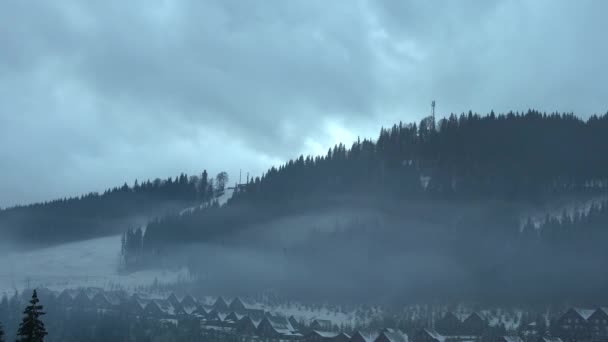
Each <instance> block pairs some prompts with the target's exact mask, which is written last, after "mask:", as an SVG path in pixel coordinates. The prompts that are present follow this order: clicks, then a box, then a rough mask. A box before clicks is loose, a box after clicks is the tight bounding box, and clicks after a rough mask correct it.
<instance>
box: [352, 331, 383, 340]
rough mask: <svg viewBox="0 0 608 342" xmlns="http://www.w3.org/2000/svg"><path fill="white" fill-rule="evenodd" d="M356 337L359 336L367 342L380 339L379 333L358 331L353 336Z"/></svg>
mask: <svg viewBox="0 0 608 342" xmlns="http://www.w3.org/2000/svg"><path fill="white" fill-rule="evenodd" d="M355 335H359V336H360V337H361V338H362V339H363V340H364V341H366V342H373V341H374V340H375V339H376V337H378V335H379V333H378V332H375V331H357V332H355V333H354V334H353V337H355Z"/></svg>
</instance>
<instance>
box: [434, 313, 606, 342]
mask: <svg viewBox="0 0 608 342" xmlns="http://www.w3.org/2000/svg"><path fill="white" fill-rule="evenodd" d="M490 320H491V317H488V315H487V314H485V313H480V312H473V313H470V314H468V315H458V314H455V313H453V312H447V313H446V314H445V315H444V316H443V317H442V318H441V319H439V320H438V321H437V322H435V329H436V333H437V334H438V335H439V336H443V337H444V340H445V339H448V340H449V339H450V338H451V337H460V336H481V335H482V334H483V333H484V331H486V330H487V329H488V327H489V325H490ZM554 325H555V326H554V327H553V328H552V329H551V330H552V331H551V332H550V334H551V335H553V336H554V337H547V336H544V335H545V334H546V333H547V332H540V331H538V330H535V327H536V322H533V323H531V324H530V325H528V326H526V327H524V329H522V333H523V335H524V337H527V336H530V335H531V336H532V339H536V338H540V339H548V340H551V339H553V340H554V341H553V342H555V339H560V340H561V341H564V342H575V341H597V342H608V308H605V307H600V308H595V309H583V308H570V309H568V310H566V311H565V312H563V313H562V314H561V315H559V316H558V317H557V318H556V319H555V323H554ZM538 334H540V335H542V336H534V335H538ZM506 342H517V341H506Z"/></svg>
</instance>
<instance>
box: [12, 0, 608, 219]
mask: <svg viewBox="0 0 608 342" xmlns="http://www.w3.org/2000/svg"><path fill="white" fill-rule="evenodd" d="M606 13H608V1H601V0H595V1H569V0H565V1H554V0H547V1H539V0H534V1H507V0H504V1H487V0H479V1H443V2H440V1H426V0H421V1H407V0H395V1H372V0H369V1H366V0H344V1H326V0H319V1H311V0H305V1H291V0H288V1H284V0H276V1H274V0H263V1H249V0H212V1H203V0H191V1H168V0H157V1H149V0H129V1H123V0H120V1H108V0H104V1H97V0H95V1H93V0H91V1H82V0H74V1H70V0H66V1H63V0H56V1H24V0H4V1H2V3H1V4H0V206H2V207H6V206H9V205H13V204H17V203H27V202H32V201H39V200H46V199H51V198H55V197H63V196H71V195H76V194H79V193H82V192H89V191H99V190H103V189H104V188H106V187H110V186H114V185H119V184H122V183H123V182H125V181H127V182H129V183H132V182H133V181H134V180H135V179H136V178H137V179H140V180H141V179H148V178H150V179H153V178H156V177H163V178H166V177H168V176H174V175H177V174H178V173H180V172H187V173H199V172H201V171H202V169H204V168H206V169H208V170H209V171H210V172H211V173H213V174H215V173H217V172H218V171H220V170H226V171H228V172H229V174H230V175H231V178H232V180H236V179H237V178H238V172H239V169H243V172H244V173H245V172H251V173H252V174H260V173H262V172H263V171H264V170H265V169H267V168H268V167H270V166H271V165H273V164H278V163H280V162H282V161H284V160H286V159H288V158H291V157H295V156H297V155H299V154H302V153H303V154H318V153H323V152H325V151H326V150H327V148H328V147H329V146H331V145H333V144H334V143H336V142H339V141H343V142H345V143H347V145H349V144H350V143H351V142H352V140H354V139H356V137H357V136H361V137H376V136H377V133H378V130H379V128H380V127H381V126H387V125H390V124H392V123H394V122H397V121H399V120H403V121H405V122H409V121H412V120H416V121H418V120H420V119H421V118H422V117H423V116H426V115H428V113H429V111H430V101H431V100H432V99H435V100H437V104H438V106H437V111H438V113H439V115H445V114H449V113H450V112H456V113H460V112H463V111H467V110H469V109H472V110H474V111H477V112H482V113H486V112H488V111H489V110H490V109H494V110H495V111H497V112H502V111H508V110H511V109H512V110H525V109H527V108H530V107H533V108H537V109H540V110H544V111H554V110H559V111H574V112H576V113H577V114H579V115H581V116H585V117H586V116H589V115H590V114H593V113H605V112H606V111H607V110H608V103H607V102H606V99H607V95H608V86H607V83H606V82H607V81H606V80H608V44H606V34H607V33H608V31H607V28H606Z"/></svg>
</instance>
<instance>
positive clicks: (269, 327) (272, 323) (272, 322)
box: [257, 315, 302, 340]
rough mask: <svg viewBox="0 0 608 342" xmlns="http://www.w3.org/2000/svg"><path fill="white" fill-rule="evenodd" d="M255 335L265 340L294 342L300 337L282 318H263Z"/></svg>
mask: <svg viewBox="0 0 608 342" xmlns="http://www.w3.org/2000/svg"><path fill="white" fill-rule="evenodd" d="M257 335H258V336H260V337H263V338H267V339H276V340H295V339H299V338H302V335H301V334H300V333H299V332H298V331H296V329H295V328H294V327H293V326H292V325H291V324H290V323H289V320H287V318H285V317H283V316H270V315H267V316H265V317H264V318H263V319H262V321H261V322H260V324H259V326H258V330H257Z"/></svg>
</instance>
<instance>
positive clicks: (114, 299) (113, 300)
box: [93, 292, 123, 306]
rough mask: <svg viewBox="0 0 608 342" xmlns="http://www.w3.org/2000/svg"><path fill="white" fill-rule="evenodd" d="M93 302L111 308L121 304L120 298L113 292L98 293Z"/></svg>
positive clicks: (121, 299)
mask: <svg viewBox="0 0 608 342" xmlns="http://www.w3.org/2000/svg"><path fill="white" fill-rule="evenodd" d="M93 300H95V301H104V302H106V303H108V304H110V305H111V306H118V305H120V304H122V302H123V298H122V296H120V295H119V294H118V293H114V292H99V293H97V294H96V295H95V297H93Z"/></svg>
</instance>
